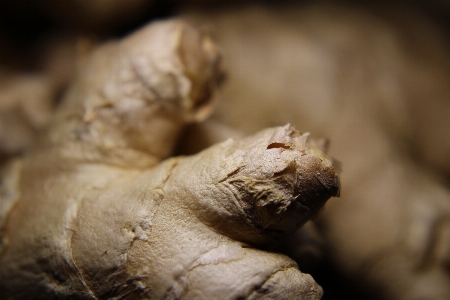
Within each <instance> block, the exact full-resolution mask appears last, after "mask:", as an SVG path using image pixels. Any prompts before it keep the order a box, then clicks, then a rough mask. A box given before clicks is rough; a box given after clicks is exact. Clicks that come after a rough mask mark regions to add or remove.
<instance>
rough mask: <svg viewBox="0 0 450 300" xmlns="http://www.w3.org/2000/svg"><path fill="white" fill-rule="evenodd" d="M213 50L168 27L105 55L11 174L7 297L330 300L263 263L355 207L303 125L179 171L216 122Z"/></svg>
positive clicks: (227, 147)
mask: <svg viewBox="0 0 450 300" xmlns="http://www.w3.org/2000/svg"><path fill="white" fill-rule="evenodd" d="M219 73H220V69H219V53H218V50H217V48H216V46H215V45H214V44H213V43H212V41H211V40H210V39H209V38H208V37H205V36H202V35H201V34H199V33H198V32H197V31H196V30H194V29H192V28H191V27H189V26H188V25H186V24H184V23H183V22H181V21H164V22H156V23H153V24H151V25H149V26H147V27H145V28H143V29H141V30H140V31H138V32H136V33H134V34H133V35H131V36H130V37H128V38H126V39H124V40H123V41H120V42H112V43H109V44H107V45H105V46H103V47H101V48H100V49H98V50H97V51H95V52H94V53H93V54H92V55H91V58H90V59H89V60H88V62H87V64H86V67H85V68H84V70H83V71H82V72H81V73H80V75H79V76H78V77H77V78H76V79H75V80H74V82H73V84H72V86H71V88H70V89H69V91H68V93H67V95H66V96H65V98H64V100H63V103H62V105H61V107H60V108H59V110H58V111H57V112H56V114H55V116H54V117H53V120H52V122H51V124H50V126H49V127H48V129H47V130H46V131H45V132H43V133H42V134H41V136H40V138H39V140H38V141H37V142H36V143H35V145H34V146H33V147H32V148H31V149H30V150H29V151H28V153H27V154H26V155H25V156H24V158H23V159H22V161H20V162H14V163H11V164H8V165H7V166H8V169H4V170H3V171H2V173H0V174H1V176H3V177H4V178H8V179H9V180H6V181H5V180H2V182H6V183H7V185H4V186H1V187H0V188H1V189H3V190H5V192H4V193H2V195H8V196H2V198H1V199H0V200H1V201H2V203H6V202H7V205H2V206H1V207H2V210H0V214H1V218H0V222H1V223H0V226H1V231H0V234H1V235H0V238H1V241H2V243H1V244H0V265H1V266H2V267H1V268H0V297H1V298H3V299H10V298H12V299H14V298H16V299H19V298H21V299H23V298H28V299H31V298H34V299H59V298H77V299H109V298H114V299H144V298H145V299H237V298H239V299H243V298H246V299H288V298H289V299H294V298H295V299H319V298H320V297H321V295H322V289H321V288H320V286H319V285H317V284H316V283H315V282H314V280H313V279H312V277H311V276H310V275H308V274H303V273H301V272H300V271H299V270H298V268H297V265H296V263H295V262H294V261H293V260H291V259H290V258H288V257H287V256H284V255H282V254H277V253H270V252H266V251H263V250H260V249H262V248H264V247H265V246H268V245H270V244H272V243H274V242H276V241H277V240H278V239H279V238H281V237H284V236H286V235H288V234H290V233H292V232H294V231H295V230H296V229H297V228H298V227H300V226H301V225H303V224H304V223H305V222H306V221H307V220H308V219H309V218H311V217H312V216H314V215H315V214H316V213H317V212H318V210H319V209H320V208H321V207H322V206H323V204H324V203H325V202H326V201H327V200H328V199H329V198H330V197H332V196H336V195H338V193H339V178H338V176H337V174H336V173H335V171H334V169H333V165H332V162H331V160H330V159H329V158H328V157H327V156H326V154H325V153H323V152H322V151H320V150H319V149H317V148H314V147H312V146H309V145H308V143H307V134H300V133H299V132H298V131H296V130H295V129H294V128H293V127H292V126H291V125H285V126H281V127H274V128H268V129H265V130H263V131H261V132H259V133H257V134H255V135H253V136H250V137H247V138H244V139H239V140H233V139H228V140H226V141H224V142H222V143H219V144H216V145H214V146H212V147H210V148H208V149H206V150H204V151H202V152H200V153H198V154H196V155H193V156H185V157H173V158H169V157H170V156H171V155H173V152H174V148H175V146H176V144H177V141H178V137H179V135H180V134H181V132H182V130H183V128H184V127H185V125H187V124H188V123H191V122H195V121H201V120H203V119H204V118H206V116H207V115H208V114H209V113H210V112H211V110H212V106H213V99H214V95H215V92H216V86H217V80H218V78H219V77H220V76H219Z"/></svg>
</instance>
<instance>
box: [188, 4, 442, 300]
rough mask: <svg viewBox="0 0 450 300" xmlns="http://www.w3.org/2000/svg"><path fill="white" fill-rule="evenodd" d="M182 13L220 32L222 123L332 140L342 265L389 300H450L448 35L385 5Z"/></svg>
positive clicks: (334, 225)
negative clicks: (287, 129) (338, 169)
mask: <svg viewBox="0 0 450 300" xmlns="http://www.w3.org/2000/svg"><path fill="white" fill-rule="evenodd" d="M391 8H392V7H391ZM184 15H185V16H186V18H188V19H190V20H192V21H193V22H197V23H198V24H206V25H205V27H206V28H209V30H210V31H212V32H213V33H214V34H215V36H216V39H217V41H218V43H219V45H221V47H222V50H223V53H224V57H225V61H224V62H225V66H226V67H227V68H228V70H230V76H229V80H228V82H227V83H226V84H225V85H224V89H223V101H221V103H220V105H219V108H218V110H217V114H216V119H217V120H219V121H221V122H224V123H225V124H229V125H231V126H233V127H235V128H237V129H240V130H243V131H244V132H253V131H255V130H257V129H258V128H262V127H265V126H273V125H277V124H282V123H283V122H287V121H289V122H292V123H293V124H294V125H295V126H296V127H298V128H302V129H303V130H310V131H312V132H314V133H315V134H317V135H321V136H327V137H329V138H330V140H331V141H332V145H331V146H332V148H331V155H333V156H335V157H339V159H340V160H341V161H342V163H343V172H342V174H341V176H342V177H341V178H342V184H343V186H342V193H341V198H340V199H336V200H332V201H330V202H329V204H328V205H327V207H326V209H325V212H324V214H323V216H322V218H321V219H320V222H319V227H320V229H321V233H322V234H323V235H324V237H325V241H326V243H327V250H328V255H329V256H330V259H331V260H332V262H333V264H334V265H335V267H336V268H337V269H338V270H339V271H340V272H342V273H344V274H346V275H347V276H349V277H351V278H353V279H355V280H357V281H358V282H359V283H360V284H361V283H365V284H367V286H370V287H373V288H375V289H377V290H378V291H380V293H381V294H382V295H379V296H380V297H384V299H450V263H449V262H450V192H449V190H448V186H444V185H443V184H441V183H440V182H441V180H442V177H439V176H442V175H444V176H447V179H448V178H449V176H450V159H449V154H450V134H449V130H450V118H449V116H450V55H449V54H450V51H449V48H448V45H447V41H446V39H445V32H443V31H442V30H440V28H439V27H438V26H436V25H435V24H433V22H432V21H430V20H429V19H428V18H427V17H426V16H425V15H424V14H422V13H420V12H417V11H414V10H408V9H404V10H394V9H389V8H381V7H374V8H373V9H357V8H355V7H352V6H333V5H316V4H311V5H292V4H290V5H286V6H285V7H275V6H270V7H263V6H260V5H259V6H256V5H251V6H247V7H236V8H233V9H230V8H228V9H223V8H210V9H186V11H185V12H184ZM300 265H301V262H300ZM313 275H314V273H313ZM319 283H320V282H319ZM324 290H325V299H326V298H327V287H326V286H324ZM330 298H332V296H331V297H330Z"/></svg>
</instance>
